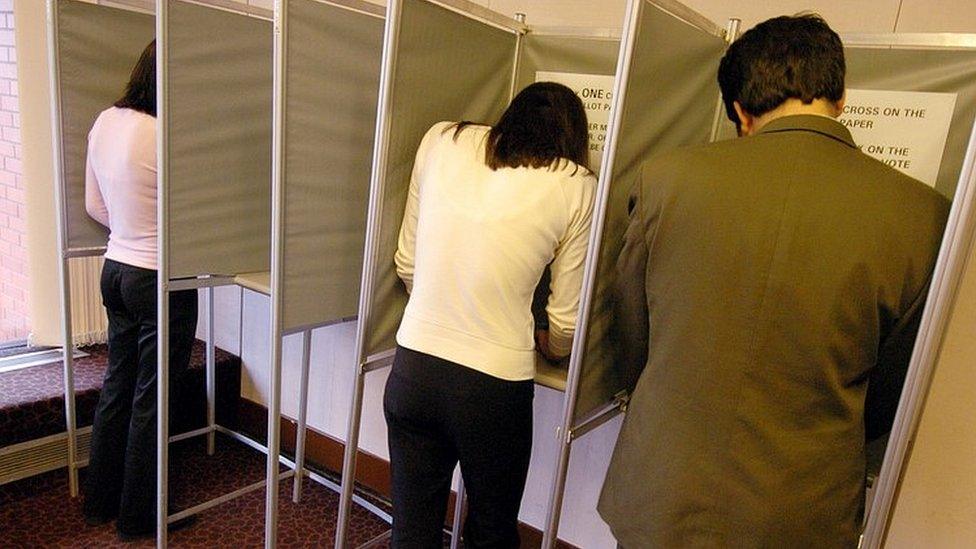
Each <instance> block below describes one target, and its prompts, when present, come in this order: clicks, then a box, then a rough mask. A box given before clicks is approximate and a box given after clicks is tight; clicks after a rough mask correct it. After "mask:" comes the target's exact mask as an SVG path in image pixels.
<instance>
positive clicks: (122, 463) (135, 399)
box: [85, 259, 197, 534]
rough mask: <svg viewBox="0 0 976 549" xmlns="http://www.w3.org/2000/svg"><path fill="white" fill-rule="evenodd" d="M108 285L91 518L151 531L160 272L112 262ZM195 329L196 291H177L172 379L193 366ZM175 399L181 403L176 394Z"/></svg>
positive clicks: (105, 278)
mask: <svg viewBox="0 0 976 549" xmlns="http://www.w3.org/2000/svg"><path fill="white" fill-rule="evenodd" d="M101 288H102V303H103V304H104V305H105V309H106V311H107V312H108V370H107V371H106V372H105V383H104V385H103V387H102V392H101V396H100V397H99V399H98V407H97V408H96V409H95V424H94V427H93V430H92V440H91V458H90V460H89V462H88V472H87V478H86V482H85V484H86V485H85V515H86V516H88V517H91V518H97V519H108V518H111V517H114V516H116V515H117V516H118V517H119V520H118V524H117V527H118V530H119V531H120V532H123V533H127V534H138V533H145V532H151V531H152V530H153V529H154V528H155V523H156V362H157V361H156V326H157V323H156V309H157V307H156V271H153V270H149V269H142V268H139V267H134V266H131V265H126V264H124V263H118V262H116V261H112V260H110V259H106V260H105V266H104V267H103V268H102V278H101ZM196 329H197V292H196V290H186V291H181V292H173V293H171V294H170V376H171V378H176V377H178V376H179V374H180V373H181V372H182V371H184V370H186V368H187V366H188V365H189V362H190V350H191V348H192V345H193V341H194V336H195V333H196ZM170 394H171V395H172V394H173V393H172V392H171V393H170ZM172 400H173V402H177V400H178V399H177V398H176V395H174V398H173V399H172Z"/></svg>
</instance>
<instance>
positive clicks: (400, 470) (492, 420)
mask: <svg viewBox="0 0 976 549" xmlns="http://www.w3.org/2000/svg"><path fill="white" fill-rule="evenodd" d="M533 394H534V385H533V383H532V381H519V382H510V381H504V380H501V379H497V378H494V377H492V376H489V375H486V374H483V373H480V372H477V371H475V370H472V369H470V368H465V367H464V366H460V365H458V364H454V363H452V362H448V361H445V360H442V359H439V358H436V357H433V356H430V355H426V354H424V353H418V352H416V351H412V350H410V349H404V348H402V347H401V348H399V349H397V354H396V358H395V360H394V364H393V372H392V373H391V374H390V378H389V381H388V382H387V388H386V395H385V396H384V405H385V409H386V417H387V426H388V427H389V443H390V462H391V466H392V469H393V493H394V498H393V508H394V511H393V514H394V522H393V546H394V547H397V548H400V547H410V548H414V547H416V548H424V549H427V548H434V547H440V546H441V543H442V542H441V531H442V529H443V527H444V516H445V511H446V506H447V500H448V493H449V490H450V479H451V473H452V471H453V469H454V465H455V464H456V462H457V459H458V458H460V462H461V470H462V474H463V476H464V482H465V487H466V489H467V491H468V518H467V521H466V524H465V545H467V546H470V547H498V548H510V547H518V545H519V536H518V529H517V527H518V511H519V505H520V504H521V500H522V492H523V491H524V489H525V478H526V475H527V473H528V464H529V456H530V454H531V450H532V398H533ZM398 522H399V524H398Z"/></svg>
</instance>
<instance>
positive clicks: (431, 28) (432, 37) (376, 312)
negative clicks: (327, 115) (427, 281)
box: [365, 0, 517, 356]
mask: <svg viewBox="0 0 976 549" xmlns="http://www.w3.org/2000/svg"><path fill="white" fill-rule="evenodd" d="M397 32H398V33H399V38H398V49H397V51H396V62H395V64H394V65H393V74H392V78H393V86H392V95H391V97H390V98H389V99H390V101H391V102H392V103H391V107H392V110H391V112H393V113H396V114H395V116H393V117H392V118H391V119H390V120H389V121H388V123H389V127H390V131H389V140H388V142H387V143H386V145H385V147H386V149H387V151H388V153H387V154H388V162H387V165H386V169H385V171H384V172H383V173H382V174H378V177H380V178H381V181H382V183H381V184H382V185H383V202H382V205H381V210H380V216H381V218H380V223H379V232H378V234H377V235H376V256H375V257H376V261H375V262H374V263H373V272H372V273H370V274H371V278H372V280H373V288H374V289H373V294H372V299H371V303H370V315H369V322H368V325H367V327H366V334H367V340H366V348H365V351H366V353H365V354H366V356H371V355H374V354H376V353H380V352H383V351H386V350H389V349H392V348H393V347H394V346H395V335H396V330H397V327H398V326H399V325H400V318H401V317H402V316H403V310H404V307H405V306H406V303H407V293H406V289H405V288H404V286H403V283H402V282H401V281H400V279H399V278H398V277H397V274H396V269H395V266H394V263H393V256H394V254H395V253H396V246H397V235H398V234H399V232H400V223H401V221H402V220H403V208H404V206H405V205H406V200H407V189H408V188H409V185H410V172H411V170H412V169H413V161H414V156H415V154H416V152H417V147H418V146H419V145H420V140H421V139H422V138H423V136H424V134H425V133H426V132H427V130H428V129H429V128H430V127H431V126H433V125H434V124H436V123H437V122H441V121H444V120H451V121H460V120H469V121H473V122H484V123H489V124H491V123H494V121H495V120H496V119H497V118H498V117H499V116H501V113H502V112H503V111H504V110H505V107H507V106H508V101H509V95H510V93H511V87H512V73H513V71H514V63H515V54H516V40H517V36H516V34H515V33H514V32H512V31H511V30H506V29H502V28H498V27H495V26H493V25H490V24H487V23H484V22H482V21H478V20H476V19H473V18H471V17H469V16H467V15H465V14H463V13H460V12H458V11H456V10H453V9H449V8H447V7H445V6H442V5H439V4H437V3H433V2H429V1H426V0H403V2H402V11H401V14H400V24H399V25H398V27H397Z"/></svg>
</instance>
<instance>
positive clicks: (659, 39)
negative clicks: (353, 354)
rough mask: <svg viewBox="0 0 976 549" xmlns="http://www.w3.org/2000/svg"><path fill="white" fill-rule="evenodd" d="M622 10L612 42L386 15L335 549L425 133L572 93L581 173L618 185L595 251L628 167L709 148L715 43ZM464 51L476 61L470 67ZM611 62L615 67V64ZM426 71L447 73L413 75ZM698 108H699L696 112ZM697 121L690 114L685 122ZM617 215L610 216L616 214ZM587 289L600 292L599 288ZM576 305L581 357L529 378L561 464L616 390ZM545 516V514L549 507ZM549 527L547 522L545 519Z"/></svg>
mask: <svg viewBox="0 0 976 549" xmlns="http://www.w3.org/2000/svg"><path fill="white" fill-rule="evenodd" d="M632 11H633V12H634V13H633V14H632V16H631V20H630V23H629V24H628V26H627V29H626V31H625V33H624V36H623V37H622V38H621V37H619V36H617V35H615V33H613V32H600V31H598V32H592V33H590V34H586V33H585V32H582V31H576V30H574V31H572V32H567V31H565V30H564V31H559V30H546V29H538V30H536V29H533V28H532V27H530V26H529V27H527V26H525V25H523V24H522V23H521V22H520V21H518V20H512V19H508V18H505V17H503V16H501V15H498V14H494V13H492V12H489V11H487V10H481V9H479V8H477V7H475V6H472V5H470V4H467V3H462V2H450V1H432V0H401V1H396V2H392V3H391V7H390V11H389V14H388V20H387V28H386V38H385V46H384V48H385V49H384V61H383V80H382V83H381V96H380V105H379V112H380V114H379V120H378V122H377V143H376V149H375V150H376V152H375V154H374V164H373V180H372V189H371V194H370V209H369V221H368V225H367V227H368V228H367V241H366V257H365V260H364V269H363V287H362V293H361V300H360V309H359V322H358V329H357V352H358V356H357V383H356V386H355V393H354V396H353V399H352V411H351V413H350V423H349V431H348V437H347V439H346V441H347V442H346V455H345V463H344V467H343V488H344V490H343V499H342V500H341V501H340V518H339V526H338V531H337V538H336V545H337V546H340V547H341V546H343V542H344V539H345V527H346V521H347V517H348V513H349V498H350V497H351V495H352V490H353V479H354V472H355V457H356V456H355V451H356V448H357V442H358V436H359V421H360V414H361V406H362V393H363V378H364V376H365V375H366V373H367V372H369V371H371V370H375V369H378V368H382V367H385V366H388V365H389V364H391V362H392V358H393V350H394V347H395V340H394V338H395V333H396V329H397V327H398V326H399V323H400V319H401V317H402V314H403V309H404V306H405V304H406V301H407V294H406V291H405V288H404V286H403V284H402V282H401V281H400V280H399V279H398V277H397V275H396V272H395V267H394V262H393V256H394V253H395V251H396V245H397V235H398V232H399V228H400V224H401V221H402V216H403V209H404V205H405V201H406V194H407V189H408V185H409V177H410V170H411V168H412V165H413V160H414V155H415V152H416V150H417V146H418V145H419V143H420V140H421V138H422V137H423V135H424V133H425V132H426V131H427V129H428V128H430V126H432V125H433V124H434V123H436V122H439V121H442V120H472V121H478V122H487V123H492V122H494V121H495V120H497V118H498V116H499V115H500V114H501V112H502V111H503V110H504V109H505V108H506V107H507V105H508V102H509V101H510V100H511V98H512V97H513V96H514V94H515V93H516V92H517V91H518V90H520V89H521V88H523V87H524V86H526V85H528V84H530V83H532V82H535V81H540V80H547V81H556V82H561V83H563V84H566V85H567V86H569V87H570V88H572V89H574V90H575V91H577V93H578V94H579V95H580V97H581V99H582V100H583V102H584V105H585V106H586V107H587V116H588V119H589V123H590V131H591V159H593V160H594V161H593V162H592V163H593V167H594V168H595V170H596V171H599V172H601V173H602V174H603V175H602V178H603V179H604V180H606V179H607V177H608V176H607V174H611V173H613V174H615V175H616V179H618V180H619V181H620V183H619V186H617V187H615V191H616V192H615V193H614V198H613V200H612V201H613V202H614V206H612V207H613V208H614V211H615V212H616V214H615V216H614V218H613V222H612V225H613V226H614V227H615V228H614V229H612V230H610V231H607V233H608V234H607V238H608V240H609V239H612V238H614V237H615V236H616V237H619V235H620V234H621V233H622V226H621V222H622V221H623V220H625V219H626V211H625V201H626V196H627V194H628V189H627V185H628V183H627V181H626V178H627V177H630V178H631V181H630V183H632V178H633V171H634V167H635V165H636V163H637V162H638V159H639V158H640V157H642V156H644V155H648V154H652V153H653V152H655V151H660V150H666V148H668V147H674V146H679V145H684V144H691V143H698V142H706V141H708V140H709V138H710V137H711V135H712V133H713V126H714V124H715V116H714V113H715V107H716V106H717V101H718V88H717V85H716V84H715V83H714V81H715V79H714V74H713V73H705V72H704V71H703V70H702V67H703V66H714V67H717V66H718V61H719V59H720V58H721V56H722V54H723V52H724V50H725V47H726V42H725V40H724V35H725V32H724V31H723V30H722V29H720V28H719V27H717V26H715V25H713V24H711V23H708V22H707V21H705V20H704V19H703V18H701V16H698V15H697V14H694V13H693V12H691V11H690V10H687V9H686V8H683V7H682V6H680V5H677V4H673V3H670V2H669V3H665V4H664V5H663V6H661V5H659V4H656V3H650V2H643V1H642V2H638V3H634V5H633V9H632ZM621 41H623V44H624V45H625V48H624V49H622V48H621ZM469 50H470V51H469ZM474 51H477V52H479V54H478V55H473V54H472V53H471V52H474ZM621 51H623V52H625V53H626V55H624V54H622V53H620V52H621ZM635 52H637V53H636V54H635ZM621 56H623V57H621ZM618 57H619V60H622V63H623V64H622V65H618ZM681 59H688V60H690V61H691V62H689V63H688V65H687V67H686V68H683V67H682V66H678V65H677V64H676V61H677V60H681ZM631 63H632V65H631ZM436 66H444V67H453V69H452V70H451V71H443V72H431V71H429V70H424V68H425V67H436ZM618 66H627V69H626V71H627V72H629V73H631V74H632V75H633V82H634V85H633V86H631V87H627V85H628V82H629V81H628V80H627V78H626V77H625V76H622V75H624V74H626V73H627V72H619V73H618ZM615 78H616V86H614V81H615ZM650 81H653V82H655V83H658V84H659V85H657V86H654V87H648V86H647V85H646V83H647V82H650ZM625 88H626V89H625ZM631 88H632V89H631ZM624 89H625V91H627V92H630V93H631V94H632V96H633V97H632V99H633V100H634V103H633V104H634V105H636V107H635V108H634V109H633V112H630V113H629V115H628V116H626V117H624V122H623V124H624V127H632V128H633V129H634V131H635V135H636V136H638V137H636V138H635V139H633V140H629V141H627V144H626V145H625V146H623V147H621V149H622V150H623V152H622V153H621V154H619V155H618V156H617V157H616V160H615V159H614V157H612V156H611V155H610V154H609V151H604V150H603V145H604V144H607V145H608V146H609V145H610V144H611V143H613V140H612V138H611V137H610V136H611V135H612V133H613V128H614V125H613V124H611V123H610V113H611V109H610V106H611V103H612V102H613V101H619V98H620V97H621V90H624ZM701 105H706V108H705V109H699V107H700V106H701ZM692 107H695V108H692ZM699 111H701V112H702V114H697V113H698V112H699ZM625 112H626V111H625ZM601 159H602V166H600V163H601ZM608 159H609V160H608ZM601 189H603V190H604V192H603V193H602V194H601V195H600V198H599V199H598V203H597V206H596V211H597V212H598V213H596V214H595V218H597V219H603V217H604V215H605V214H604V210H605V209H606V208H608V207H607V206H605V204H606V202H607V199H608V197H607V193H606V190H607V187H606V183H605V182H604V183H603V184H602V186H601ZM621 211H623V213H624V215H623V217H620V216H619V215H617V214H619V212H621ZM614 231H616V232H614ZM594 238H598V237H594ZM593 243H594V241H591V246H593ZM615 253H616V251H615V250H614V249H613V248H612V246H608V247H606V248H605V249H604V251H603V252H602V253H601V252H596V253H594V252H593V248H591V253H590V259H589V260H588V261H589V263H593V264H595V263H596V259H597V258H599V259H601V262H600V263H601V267H602V268H604V269H606V268H609V266H612V261H611V260H612V258H613V256H614V255H615ZM588 270H592V267H588ZM596 280H599V276H594V274H593V273H590V276H589V278H588V281H589V284H590V285H591V286H592V284H593V282H594V281H596ZM586 284H587V281H584V287H585V288H589V287H588V286H586ZM586 291H588V290H586V289H585V290H584V293H585V292H586ZM589 291H592V288H590V290H589ZM599 291H600V292H603V291H605V289H603V288H602V287H601V288H600V289H599ZM585 298H586V296H585V295H584V303H587V304H588V303H596V302H599V303H600V306H595V307H594V309H595V312H591V311H590V308H589V307H588V305H584V307H583V309H582V311H581V319H583V318H586V315H595V316H598V317H599V318H600V320H598V321H596V322H594V323H592V324H591V326H594V327H593V328H592V333H594V334H597V335H594V336H593V337H591V338H590V342H591V343H590V345H589V346H588V347H587V349H586V350H585V352H584V351H583V349H582V348H579V347H578V345H579V342H580V341H583V340H584V339H585V338H580V337H579V336H577V340H578V341H577V342H576V344H575V345H577V347H574V359H573V362H571V365H570V367H569V370H568V371H567V370H566V369H564V368H560V367H554V366H551V365H548V364H546V363H545V362H544V361H541V360H540V362H539V367H538V372H537V377H536V382H537V383H538V384H540V385H543V386H547V387H550V388H553V389H556V390H560V391H565V402H566V410H567V414H568V416H567V417H568V425H564V428H566V429H565V430H564V431H562V432H563V433H572V434H571V435H570V436H568V437H566V439H567V440H566V444H565V448H564V451H563V452H562V453H561V456H560V461H561V462H562V461H563V460H565V463H568V450H569V448H568V447H569V444H571V442H572V439H573V438H575V437H578V436H581V435H582V434H584V433H585V432H587V431H589V430H591V429H593V428H596V427H597V426H599V425H600V424H602V423H604V422H605V421H607V420H608V419H610V418H612V417H613V416H614V415H616V414H617V413H619V412H620V410H621V406H622V404H623V403H624V402H625V394H624V389H625V386H624V385H623V384H622V383H621V380H620V379H618V377H619V376H616V375H615V370H614V369H613V368H612V366H613V365H612V364H610V363H609V355H608V354H606V352H605V351H604V349H603V347H604V341H603V339H604V338H605V337H606V334H605V331H606V315H607V314H608V312H607V311H606V309H605V307H604V306H603V304H602V301H599V300H593V299H590V300H586V299H585ZM601 322H602V324H601ZM586 330H587V327H586V324H584V323H582V322H581V323H580V325H579V326H578V328H577V332H578V334H579V333H580V332H584V331H586ZM583 360H585V361H586V363H585V365H584V363H583ZM564 482H565V466H563V467H562V469H561V470H560V471H559V472H558V473H557V479H556V482H555V483H554V484H555V486H554V494H558V495H554V496H553V497H554V498H558V497H561V492H562V487H563V485H564ZM462 487H463V485H462ZM462 497H463V489H461V490H459V493H458V501H460V500H461V499H462ZM553 509H556V510H557V511H556V513H557V515H558V502H557V505H556V506H554V507H553ZM460 510H461V508H460V506H458V508H457V511H456V513H455V536H454V541H453V543H455V544H456V543H457V539H456V538H457V534H458V533H459V528H458V527H459V522H458V518H459V516H460V514H461V513H460V512H459V511H460ZM554 520H556V521H557V522H558V516H556V517H555V519H554ZM549 530H550V529H547V532H546V535H547V540H549V538H551V539H552V540H554V539H555V531H554V529H552V532H550V531H549ZM547 542H548V541H547Z"/></svg>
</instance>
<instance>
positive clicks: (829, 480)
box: [599, 115, 949, 549]
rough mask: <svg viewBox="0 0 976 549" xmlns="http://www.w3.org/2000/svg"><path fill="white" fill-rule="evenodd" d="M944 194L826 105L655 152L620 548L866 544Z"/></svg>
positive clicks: (642, 230)
mask: <svg viewBox="0 0 976 549" xmlns="http://www.w3.org/2000/svg"><path fill="white" fill-rule="evenodd" d="M948 210H949V203H948V201H947V200H946V199H945V198H944V197H942V196H941V195H939V194H937V193H936V192H935V191H934V190H932V189H931V188H929V187H927V186H925V185H924V184H922V183H920V182H918V181H916V180H914V179H912V178H910V177H907V176H905V175H903V174H901V173H899V172H897V171H895V170H893V169H890V168H888V167H887V166H884V165H883V164H882V163H880V162H878V161H876V160H874V159H872V158H870V157H868V156H867V155H865V154H863V153H861V152H860V151H859V150H858V149H857V148H856V147H855V145H854V142H853V140H852V139H851V135H850V133H849V132H848V131H847V129H846V128H844V127H843V126H842V125H841V124H839V123H838V122H836V121H835V120H832V119H829V118H826V117H820V116H809V115H803V116H790V117H785V118H781V119H778V120H774V121H773V122H771V123H770V124H768V125H767V126H766V127H765V128H764V129H763V130H762V131H761V133H760V134H759V135H756V136H754V137H747V138H740V139H736V140H731V141H724V142H719V143H713V144H709V145H704V146H699V147H691V148H685V149H679V150H676V151H674V152H671V153H668V154H666V155H664V156H660V157H658V158H655V159H653V160H651V161H650V162H648V163H647V164H645V166H644V167H643V169H642V174H641V177H640V179H639V181H638V184H637V189H636V191H635V198H634V202H633V205H632V211H631V221H630V225H629V228H628V230H627V234H626V236H625V242H624V248H623V251H622V253H621V256H620V258H619V261H618V266H617V275H616V276H617V278H616V282H615V285H616V286H615V287H616V289H615V292H616V299H617V304H616V308H615V318H614V321H615V327H614V330H615V333H614V336H615V338H616V339H617V340H618V341H619V342H620V343H621V345H622V347H621V352H620V356H619V364H620V367H621V368H631V369H636V372H635V373H634V375H633V377H634V378H637V374H638V373H639V380H638V381H637V383H636V387H635V388H634V390H633V393H632V399H631V401H630V406H629V408H628V410H627V415H626V417H625V419H624V423H623V427H622V431H621V434H620V438H619V441H618V443H617V446H616V449H615V451H614V454H613V458H612V461H611V464H610V469H609V472H608V474H607V478H606V482H605V484H604V488H603V493H602V496H601V500H600V506H599V509H600V513H601V515H602V516H603V517H604V519H605V520H606V521H607V522H608V523H609V525H610V527H611V529H612V530H613V533H614V535H615V536H616V537H617V539H618V541H619V542H620V543H621V545H622V546H623V547H625V548H627V549H630V548H645V547H667V548H671V547H818V548H819V547H850V548H853V547H855V546H856V545H857V539H858V534H859V525H860V520H861V517H862V513H863V509H864V476H865V471H864V467H865V465H864V460H865V457H864V445H865V440H866V438H870V437H876V436H880V435H882V434H884V433H886V432H887V431H888V430H889V429H890V426H891V422H892V419H893V415H894V410H895V408H896V406H897V401H898V397H899V394H900V391H901V385H902V382H903V380H904V377H905V372H906V370H907V367H908V361H909V357H910V354H911V349H912V346H913V343H914V339H915V334H916V332H917V329H918V322H919V318H920V316H921V312H922V309H923V305H924V301H925V298H926V291H927V288H928V284H929V279H930V276H931V273H932V270H933V266H934V264H935V260H936V256H937V254H938V250H939V246H940V242H941V238H942V232H943V228H944V225H945V221H946V217H947V215H948ZM641 368H643V371H642V372H641V371H640V369H641Z"/></svg>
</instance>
